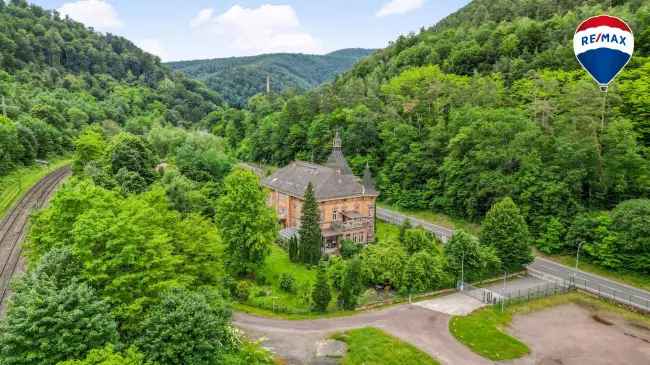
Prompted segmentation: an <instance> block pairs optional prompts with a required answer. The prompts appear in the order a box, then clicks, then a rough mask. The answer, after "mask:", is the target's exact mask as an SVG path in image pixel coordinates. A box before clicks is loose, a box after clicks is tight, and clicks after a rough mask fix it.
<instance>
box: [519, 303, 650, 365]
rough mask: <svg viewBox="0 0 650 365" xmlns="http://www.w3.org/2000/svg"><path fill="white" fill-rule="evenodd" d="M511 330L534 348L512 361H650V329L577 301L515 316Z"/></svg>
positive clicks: (546, 364)
mask: <svg viewBox="0 0 650 365" xmlns="http://www.w3.org/2000/svg"><path fill="white" fill-rule="evenodd" d="M508 331H509V332H510V333H511V334H512V335H514V336H515V337H517V338H519V339H520V340H522V341H523V342H524V343H526V344H528V346H529V347H530V349H531V355H530V356H528V357H526V358H524V359H520V360H516V361H513V362H512V364H518V365H519V364H521V365H559V364H562V365H582V364H590V365H605V364H608V365H610V364H621V365H623V364H625V365H647V364H650V328H644V327H642V326H639V325H635V324H633V323H630V322H628V321H626V320H625V319H623V318H621V317H620V316H617V315H614V314H611V313H600V312H594V311H593V310H590V309H588V308H585V307H582V306H579V305H577V304H566V305H561V306H557V307H553V308H549V309H545V310H542V311H538V312H533V313H530V314H526V315H522V316H515V317H514V318H513V321H512V323H511V325H510V326H509V328H508Z"/></svg>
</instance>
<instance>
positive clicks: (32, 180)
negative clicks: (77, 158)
mask: <svg viewBox="0 0 650 365" xmlns="http://www.w3.org/2000/svg"><path fill="white" fill-rule="evenodd" d="M68 163H70V159H69V158H66V157H64V158H60V159H57V160H54V161H52V162H51V163H50V165H49V166H42V165H33V166H29V167H22V168H19V169H16V170H14V171H12V172H10V173H9V174H7V175H5V176H1V177H0V219H2V218H3V217H4V215H5V214H6V213H7V211H8V210H9V209H10V208H11V207H13V206H14V204H15V203H16V202H17V201H18V200H19V199H20V198H21V197H22V196H23V195H24V194H25V193H26V192H27V190H29V189H30V188H31V187H32V186H34V185H35V184H36V183H37V182H38V181H39V180H40V179H41V178H43V177H44V176H45V175H47V174H48V173H50V172H52V171H54V170H55V169H57V168H59V167H61V166H63V165H66V164H68Z"/></svg>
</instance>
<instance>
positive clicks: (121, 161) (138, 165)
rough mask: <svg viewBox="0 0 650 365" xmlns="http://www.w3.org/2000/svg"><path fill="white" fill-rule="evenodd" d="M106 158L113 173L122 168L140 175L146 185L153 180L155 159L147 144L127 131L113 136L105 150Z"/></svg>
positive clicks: (115, 173)
mask: <svg viewBox="0 0 650 365" xmlns="http://www.w3.org/2000/svg"><path fill="white" fill-rule="evenodd" d="M106 159H107V163H108V167H109V169H110V172H111V174H113V175H117V174H118V172H119V171H120V169H122V168H124V169H126V171H130V172H133V173H136V174H138V175H140V177H141V178H142V179H144V181H145V182H146V184H147V185H148V184H151V183H152V182H153V181H154V180H155V174H154V167H155V165H156V159H155V157H154V155H153V152H152V151H151V148H150V147H149V144H148V143H147V142H146V141H145V140H143V139H142V138H141V137H138V136H134V135H132V134H129V133H120V134H118V135H117V136H115V137H113V139H112V140H111V142H110V143H109V145H108V148H107V150H106Z"/></svg>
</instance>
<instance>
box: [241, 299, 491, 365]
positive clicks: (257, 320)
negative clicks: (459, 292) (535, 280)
mask: <svg viewBox="0 0 650 365" xmlns="http://www.w3.org/2000/svg"><path fill="white" fill-rule="evenodd" d="M461 297H462V298H463V300H468V301H471V300H473V299H472V298H469V297H466V296H461ZM434 300H435V299H434ZM450 318H451V316H450V315H449V314H445V313H440V312H435V311H432V310H429V309H425V308H424V307H421V306H416V305H409V304H402V305H398V306H395V307H391V308H388V309H383V310H377V311H371V312H364V313H360V314H357V315H354V316H351V317H340V318H327V319H315V320H304V321H289V320H280V319H271V318H262V317H256V316H251V315H248V314H245V313H235V317H234V320H233V323H234V324H235V326H237V327H238V328H240V329H242V330H243V331H244V332H245V333H246V334H247V336H248V337H250V338H252V339H254V340H257V339H261V340H262V345H263V346H265V347H267V348H268V349H270V350H271V351H273V352H274V353H276V354H279V355H280V356H281V357H282V358H283V360H284V361H285V363H286V364H290V365H293V364H314V363H315V362H314V361H315V358H314V355H315V352H316V344H317V343H318V342H319V341H320V340H323V339H326V338H328V337H329V336H331V335H332V334H334V333H337V332H342V331H346V330H350V329H353V328H360V327H368V326H370V327H375V328H379V329H382V330H384V331H386V332H388V333H390V334H391V335H393V336H396V337H398V338H400V339H402V340H404V341H406V342H408V343H410V344H412V345H414V346H416V347H418V348H419V349H420V350H422V351H424V352H426V353H428V354H429V355H431V356H432V357H434V358H435V359H437V360H438V361H440V362H441V363H442V364H450V365H452V364H453V365H484V364H485V365H488V364H492V362H491V361H489V360H486V359H484V358H482V357H480V356H479V355H476V354H475V353H473V352H472V351H470V350H469V349H468V348H467V347H465V346H464V345H462V344H461V343H460V342H458V341H456V339H455V338H454V337H453V336H452V335H451V333H450V332H449V319H450Z"/></svg>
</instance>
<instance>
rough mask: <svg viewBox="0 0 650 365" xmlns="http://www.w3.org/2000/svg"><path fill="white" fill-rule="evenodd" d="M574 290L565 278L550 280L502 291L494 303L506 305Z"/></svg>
mask: <svg viewBox="0 0 650 365" xmlns="http://www.w3.org/2000/svg"><path fill="white" fill-rule="evenodd" d="M572 290H575V287H574V286H573V285H572V284H571V282H568V281H564V280H560V281H548V282H546V283H544V284H540V285H537V286H533V287H529V288H524V289H516V290H511V291H507V292H504V293H500V295H499V297H498V298H497V300H496V301H495V303H494V304H495V305H501V306H502V307H504V306H507V305H510V304H514V303H522V302H527V301H530V300H533V299H540V298H545V297H550V296H552V295H557V294H563V293H567V292H569V291H572Z"/></svg>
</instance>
